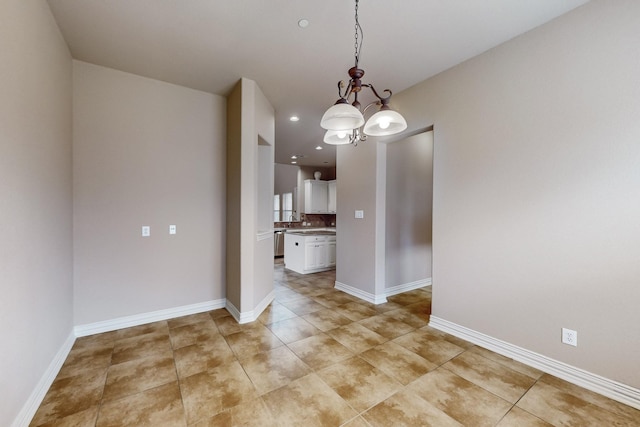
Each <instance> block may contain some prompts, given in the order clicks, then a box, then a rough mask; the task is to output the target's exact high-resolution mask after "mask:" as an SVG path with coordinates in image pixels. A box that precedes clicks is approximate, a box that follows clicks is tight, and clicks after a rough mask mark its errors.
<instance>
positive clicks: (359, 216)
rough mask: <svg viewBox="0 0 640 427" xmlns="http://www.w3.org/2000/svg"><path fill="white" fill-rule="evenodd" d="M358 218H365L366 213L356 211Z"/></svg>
mask: <svg viewBox="0 0 640 427" xmlns="http://www.w3.org/2000/svg"><path fill="white" fill-rule="evenodd" d="M356 218H357V219H362V218H364V211H356Z"/></svg>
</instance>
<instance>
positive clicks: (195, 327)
mask: <svg viewBox="0 0 640 427" xmlns="http://www.w3.org/2000/svg"><path fill="white" fill-rule="evenodd" d="M204 314H205V315H206V316H207V317H208V314H206V313H204ZM215 335H220V331H218V327H217V326H216V324H215V323H214V321H213V320H212V319H211V318H210V317H209V318H208V319H206V320H204V321H202V322H197V323H189V324H186V325H181V326H176V327H174V328H172V329H169V336H170V338H171V346H172V347H173V349H174V350H176V349H178V348H181V347H186V346H188V345H192V344H197V343H199V342H204V341H208V340H210V339H211V338H212V337H214V336H215Z"/></svg>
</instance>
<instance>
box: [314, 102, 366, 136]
mask: <svg viewBox="0 0 640 427" xmlns="http://www.w3.org/2000/svg"><path fill="white" fill-rule="evenodd" d="M363 124H364V117H363V116H362V113H361V112H360V110H358V109H357V108H356V107H354V106H353V105H351V104H335V105H333V106H332V107H331V108H329V109H328V110H327V111H326V112H325V113H324V115H323V116H322V120H320V126H322V128H323V129H327V130H341V131H350V130H353V129H356V128H359V127H360V126H362V125H363Z"/></svg>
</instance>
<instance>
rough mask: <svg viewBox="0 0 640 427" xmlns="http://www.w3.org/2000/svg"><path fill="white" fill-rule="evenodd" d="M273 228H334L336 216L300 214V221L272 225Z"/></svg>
mask: <svg viewBox="0 0 640 427" xmlns="http://www.w3.org/2000/svg"><path fill="white" fill-rule="evenodd" d="M303 223H306V224H307V225H302V224H303ZM273 226H274V227H275V228H279V227H285V228H304V227H306V228H318V227H335V226H336V215H335V214H302V215H301V218H300V221H293V222H288V221H281V222H275V223H274V224H273Z"/></svg>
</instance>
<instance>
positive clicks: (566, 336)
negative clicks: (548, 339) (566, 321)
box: [562, 328, 578, 347]
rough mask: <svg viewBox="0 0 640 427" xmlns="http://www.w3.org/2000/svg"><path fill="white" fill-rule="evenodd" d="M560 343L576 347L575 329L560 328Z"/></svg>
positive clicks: (576, 334)
mask: <svg viewBox="0 0 640 427" xmlns="http://www.w3.org/2000/svg"><path fill="white" fill-rule="evenodd" d="M562 343H563V344H569V345H572V346H574V347H577V346H578V333H577V332H576V331H572V330H571V329H567V328H562Z"/></svg>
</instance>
